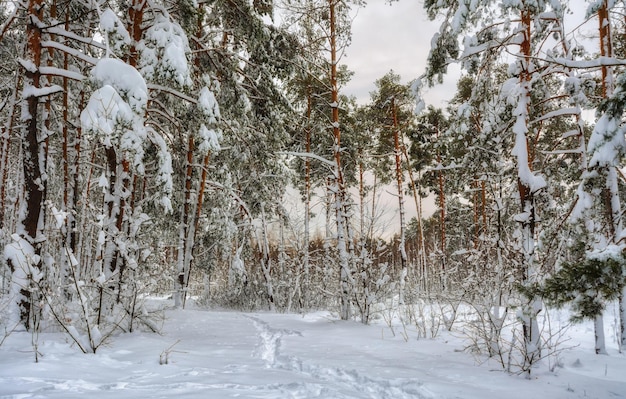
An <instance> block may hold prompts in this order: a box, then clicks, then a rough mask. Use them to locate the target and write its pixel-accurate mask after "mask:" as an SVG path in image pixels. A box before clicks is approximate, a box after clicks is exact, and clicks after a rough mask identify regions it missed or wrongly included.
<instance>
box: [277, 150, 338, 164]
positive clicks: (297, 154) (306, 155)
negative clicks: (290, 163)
mask: <svg viewBox="0 0 626 399" xmlns="http://www.w3.org/2000/svg"><path fill="white" fill-rule="evenodd" d="M278 154H280V155H291V156H294V157H300V158H311V159H315V160H317V161H320V162H321V163H323V164H325V165H328V166H332V167H334V166H335V162H334V161H330V160H328V159H326V158H324V157H321V156H319V155H316V154H313V153H310V152H295V151H281V152H278Z"/></svg>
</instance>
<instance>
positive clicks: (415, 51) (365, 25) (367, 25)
mask: <svg viewBox="0 0 626 399" xmlns="http://www.w3.org/2000/svg"><path fill="white" fill-rule="evenodd" d="M439 24H440V22H437V21H435V22H431V21H429V20H428V17H427V16H426V13H425V11H424V10H423V1H422V0H400V1H398V2H394V3H393V4H392V5H389V4H387V2H386V1H385V0H369V1H368V4H367V6H365V7H364V8H360V9H359V10H358V13H357V14H356V17H355V19H354V22H353V25H352V44H351V45H350V47H349V48H348V49H347V50H346V54H345V56H344V58H342V59H341V63H342V64H346V65H347V66H348V69H350V70H351V71H353V72H354V76H353V77H352V81H350V82H349V83H348V84H347V85H346V86H345V87H343V88H342V93H343V94H347V95H354V96H355V97H357V99H358V101H359V102H360V103H364V102H367V101H368V100H369V98H370V95H369V93H370V92H371V91H373V90H374V89H375V86H374V82H375V81H376V80H377V79H380V78H381V77H383V76H384V75H385V74H386V73H387V72H389V70H391V69H393V71H394V72H395V73H397V74H399V75H400V76H401V77H402V82H403V83H406V82H409V81H411V80H414V79H415V78H417V77H419V76H420V75H421V74H422V73H423V72H424V69H425V66H426V58H427V57H428V51H429V49H430V40H431V38H432V37H433V34H434V33H435V32H436V31H437V30H438V27H439ZM449 81H450V82H446V84H444V85H443V86H438V87H435V88H432V89H428V91H427V93H425V99H426V102H427V103H428V104H432V105H435V106H443V105H444V104H443V103H442V101H444V100H446V99H449V98H450V97H452V95H453V94H454V93H453V92H454V90H455V84H454V81H455V79H449Z"/></svg>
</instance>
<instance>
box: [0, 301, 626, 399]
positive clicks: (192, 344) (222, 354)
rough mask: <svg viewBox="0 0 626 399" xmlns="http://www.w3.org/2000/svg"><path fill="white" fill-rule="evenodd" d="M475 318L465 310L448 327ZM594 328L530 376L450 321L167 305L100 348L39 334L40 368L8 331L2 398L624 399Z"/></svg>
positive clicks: (581, 328) (583, 327)
mask: <svg viewBox="0 0 626 399" xmlns="http://www.w3.org/2000/svg"><path fill="white" fill-rule="evenodd" d="M157 303H161V304H165V305H166V306H169V305H170V304H169V303H167V302H166V301H164V300H159V301H157ZM435 305H436V304H435ZM426 309H428V307H427V308H425V310H426ZM432 309H433V311H436V310H437V307H436V306H433V307H432ZM471 313H472V312H471V309H466V308H463V307H460V308H459V310H458V317H459V319H458V320H457V322H456V323H455V326H454V328H453V330H457V331H458V329H460V328H461V327H462V326H463V322H462V320H463V319H464V318H465V317H467V316H469V315H470V314H471ZM555 317H556V318H558V320H561V321H563V322H564V323H566V321H567V319H568V315H567V313H566V312H559V314H558V315H556V316H555ZM398 322H399V319H394V320H393V321H392V325H393V326H394V328H396V329H398V328H400V329H403V328H402V327H401V325H400V324H398ZM553 322H554V321H553ZM592 331H593V325H592V324H591V323H584V324H580V325H574V326H571V327H570V328H569V329H567V338H568V339H569V341H568V343H569V344H570V345H568V348H566V349H564V350H563V351H562V352H561V354H560V359H559V365H558V367H554V368H552V369H551V367H549V364H548V362H543V363H540V364H539V365H538V366H537V368H536V370H534V373H533V379H532V380H527V379H525V378H524V377H522V376H518V375H513V374H508V373H506V372H504V371H502V368H501V367H500V366H499V364H498V362H497V361H495V360H494V359H492V358H489V357H487V356H482V355H481V356H478V355H475V354H474V355H472V354H470V353H467V352H466V351H465V348H466V347H467V340H466V337H464V336H463V335H461V334H458V333H454V332H452V333H451V332H448V331H446V330H445V328H443V329H441V330H440V331H439V332H438V334H437V336H436V337H435V338H428V339H425V338H423V337H422V336H421V335H420V334H421V333H420V332H419V331H418V329H417V328H408V327H407V329H406V334H407V335H406V337H403V336H402V335H401V334H396V336H393V334H391V333H390V327H389V325H388V324H387V323H385V321H384V320H383V319H379V320H375V321H373V323H372V324H371V325H363V324H361V323H358V322H356V321H340V320H337V318H336V317H333V316H332V315H330V314H329V313H328V312H318V313H311V314H307V315H304V316H302V315H293V314H273V313H254V314H253V313H238V312H225V311H205V310H200V309H187V310H169V311H167V320H166V322H165V325H164V327H163V330H162V333H161V334H153V333H146V332H135V333H131V334H122V335H120V336H118V337H116V338H115V339H114V340H111V341H109V342H108V343H107V344H105V345H104V346H103V347H102V348H101V349H100V350H99V351H98V353H96V354H90V355H83V354H81V353H80V351H79V350H77V348H76V347H75V344H73V343H72V342H71V341H69V340H68V339H67V337H66V336H64V335H63V334H60V333H43V334H41V336H40V338H39V340H40V344H39V350H40V352H41V356H40V362H39V363H34V362H33V356H32V353H30V351H32V347H31V341H30V335H29V334H28V333H26V332H16V333H13V334H11V335H10V336H9V337H8V338H7V339H6V340H5V342H4V344H3V345H2V346H1V347H0V397H2V398H18V397H19V398H35V397H46V398H78V397H85V395H87V396H88V397H90V398H104V397H111V396H112V395H115V396H118V397H124V398H130V399H132V398H146V397H153V398H159V397H160V398H167V397H172V398H173V397H176V398H179V397H185V398H227V397H242V398H340V399H341V398H390V399H391V398H394V399H395V398H418V399H419V398H482V399H492V398H502V397H507V398H525V399H526V398H529V397H545V398H556V399H559V398H568V399H569V398H623V397H625V395H626V375H625V374H624V372H623V371H624V369H625V368H626V358H625V357H624V355H622V354H619V353H617V351H616V350H614V349H613V350H611V349H612V348H610V349H609V352H610V356H598V355H595V354H593V347H594V342H593V334H592ZM608 333H610V331H609V330H608V329H607V335H609V334H608ZM164 353H167V360H168V361H167V362H162V358H163V354H164Z"/></svg>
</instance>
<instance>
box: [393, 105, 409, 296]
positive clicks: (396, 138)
mask: <svg viewBox="0 0 626 399" xmlns="http://www.w3.org/2000/svg"><path fill="white" fill-rule="evenodd" d="M391 113H392V118H393V146H394V158H395V162H396V184H397V188H398V209H399V211H400V244H399V246H400V248H399V249H400V263H401V267H402V269H401V271H400V294H399V299H398V301H399V304H400V305H404V291H405V286H406V277H407V274H408V266H407V256H406V221H405V209H404V189H403V183H402V175H403V172H402V153H401V152H400V128H399V126H398V115H397V109H396V102H395V98H393V97H392V99H391Z"/></svg>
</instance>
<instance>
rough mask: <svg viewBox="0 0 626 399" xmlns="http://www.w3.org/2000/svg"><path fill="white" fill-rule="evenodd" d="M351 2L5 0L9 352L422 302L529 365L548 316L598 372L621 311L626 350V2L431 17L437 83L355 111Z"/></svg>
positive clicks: (509, 2)
mask: <svg viewBox="0 0 626 399" xmlns="http://www.w3.org/2000/svg"><path fill="white" fill-rule="evenodd" d="M395 1H410V0H392V1H391V2H390V5H389V6H390V7H393V3H394V2H395ZM360 7H367V5H366V4H365V3H364V2H363V1H362V0H119V1H116V0H15V1H2V2H0V93H1V95H0V127H1V131H0V249H2V254H3V256H2V257H0V345H1V344H2V342H3V339H2V337H3V336H4V337H6V336H8V335H9V334H11V333H12V332H14V331H28V332H31V333H33V334H35V333H39V332H43V331H59V332H62V333H64V334H66V335H67V337H68V339H69V340H71V341H72V342H74V343H75V344H76V346H77V347H78V348H79V349H80V351H82V352H85V353H94V352H96V351H97V350H98V348H100V347H101V346H102V345H103V344H104V343H106V342H107V341H110V340H114V339H116V337H117V336H119V335H120V334H123V333H127V332H133V331H136V330H141V331H154V332H157V331H158V330H159V326H158V323H157V322H156V321H155V320H156V319H158V317H159V316H158V315H156V314H154V313H153V312H152V311H151V310H150V309H148V308H147V307H146V306H144V304H145V301H146V298H149V297H151V296H165V297H171V299H172V301H173V304H174V306H175V307H177V308H185V306H187V305H188V301H190V300H191V299H193V302H194V304H196V305H198V306H205V307H212V308H225V309H232V310H241V311H250V310H260V309H262V310H267V311H271V312H288V313H303V314H304V313H307V312H310V311H315V310H319V309H325V310H331V311H333V312H336V314H337V315H338V318H339V319H342V320H353V319H354V320H359V321H361V322H363V323H365V324H367V323H369V322H370V321H371V320H372V319H373V318H380V317H381V314H382V313H383V309H385V311H387V310H388V309H393V311H394V314H395V315H396V316H397V317H399V318H400V319H401V320H403V322H405V323H418V322H419V318H420V315H419V314H418V313H419V312H417V311H416V304H423V303H428V304H431V305H432V306H436V307H439V308H440V309H446V313H445V317H443V319H442V320H443V323H444V324H445V325H446V327H447V328H451V327H452V324H454V323H455V318H456V312H457V309H459V307H460V306H465V305H468V306H469V307H470V308H471V309H472V312H474V316H475V317H476V318H477V319H478V320H480V325H476V326H475V332H473V334H474V336H475V343H476V345H475V347H476V348H475V349H476V350H479V351H481V352H483V353H485V354H487V355H488V356H493V357H496V358H499V359H500V362H501V365H502V367H503V368H506V369H509V370H510V369H511V368H512V367H515V368H517V369H519V370H522V371H523V372H530V370H531V368H532V365H533V364H535V363H536V362H537V361H539V360H540V359H541V358H542V357H544V356H545V355H546V350H543V351H542V349H545V336H543V337H542V328H541V323H540V320H541V318H542V317H543V315H544V313H545V312H544V310H545V309H546V307H556V308H560V307H563V306H568V307H569V309H571V314H572V318H573V320H574V321H581V320H592V321H593V322H594V326H595V344H596V345H595V352H596V353H598V354H603V353H606V351H607V350H606V341H607V340H606V339H605V337H604V320H603V312H604V310H605V308H606V306H607V304H609V303H612V302H615V301H617V303H619V328H617V330H618V331H617V335H618V340H619V346H620V352H621V350H622V349H624V348H626V259H625V258H624V250H625V246H626V242H625V238H626V233H625V232H624V230H623V222H622V220H621V217H622V215H623V210H622V208H621V202H622V201H621V198H622V197H623V196H624V195H625V194H626V186H625V184H624V183H625V181H626V176H625V175H624V170H623V168H622V164H623V160H624V157H625V156H626V140H625V135H624V134H625V132H624V128H625V125H624V109H625V107H626V69H625V68H624V66H625V65H626V59H625V58H626V3H625V2H620V1H613V0H591V1H588V2H583V1H582V0H581V1H579V2H568V1H564V0H517V1H514V0H503V1H494V0H461V1H456V0H437V1H434V0H424V4H423V7H424V9H425V11H426V12H427V14H428V17H429V18H430V19H431V20H434V21H437V23H439V24H440V28H439V31H438V32H437V33H436V34H435V35H434V37H433V38H432V40H431V50H430V52H429V53H428V54H423V58H424V59H426V60H427V68H426V70H423V71H419V70H416V74H415V77H414V79H413V80H412V81H411V83H409V84H405V83H402V77H400V76H399V75H398V74H396V73H395V72H394V71H393V70H390V71H389V72H388V73H387V74H385V75H384V76H381V77H380V78H379V79H378V80H377V81H376V82H375V87H376V89H375V90H374V91H373V92H372V93H371V98H370V99H369V101H367V103H365V104H360V103H358V102H357V101H356V99H355V98H354V97H350V96H346V95H345V94H343V93H342V87H343V86H344V85H345V84H346V83H347V82H349V81H350V79H351V76H352V72H351V71H350V70H348V69H347V67H346V66H345V65H344V64H342V57H343V54H344V52H345V51H346V49H347V48H349V45H350V40H351V23H352V20H353V18H355V10H358V9H359V8H360ZM572 8H580V9H576V10H575V11H576V13H574V12H573V11H574V10H572ZM583 9H584V12H583V13H582V16H581V15H580V13H581V11H580V10H583ZM356 18H358V16H356ZM453 64H454V65H459V66H460V68H461V71H462V72H461V75H460V76H459V77H458V81H457V82H456V92H455V93H454V95H453V97H452V99H451V100H450V101H449V103H448V104H447V106H446V107H444V108H437V107H435V106H433V105H429V104H427V103H426V101H425V100H424V99H423V98H422V95H423V92H424V90H425V89H428V88H429V87H433V86H436V85H438V84H440V83H441V82H442V81H443V79H444V76H446V74H447V73H448V69H449V67H450V66H451V65H453ZM388 193H391V195H392V197H393V201H392V202H391V203H392V205H389V201H383V200H382V199H381V198H382V196H383V195H389V194H388ZM289 197H297V198H296V199H297V201H298V204H299V206H298V208H297V211H294V210H292V209H288V207H287V206H286V205H285V204H286V201H288V200H289ZM427 197H430V198H434V200H435V205H436V209H435V211H434V213H431V212H426V210H425V209H424V200H425V198H427ZM292 199H293V198H292ZM316 204H318V205H319V204H321V206H318V207H317V209H321V210H322V212H318V213H320V214H314V212H313V211H312V209H313V208H314V205H316ZM408 206H411V207H412V208H414V209H416V210H417V217H413V218H410V219H409V217H408V216H407V207H408ZM390 207H391V208H393V209H390ZM389 212H392V213H395V214H396V215H397V223H393V224H389V223H386V222H385V221H384V217H383V215H384V214H388V213H389ZM383 317H384V316H383ZM511 320H512V321H511ZM418 324H419V323H418ZM422 328H423V330H424V334H425V335H426V327H425V326H423V327H422ZM35 353H37V350H36V349H35ZM513 359H514V360H513ZM512 363H514V364H515V365H514V366H511V364H512Z"/></svg>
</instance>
